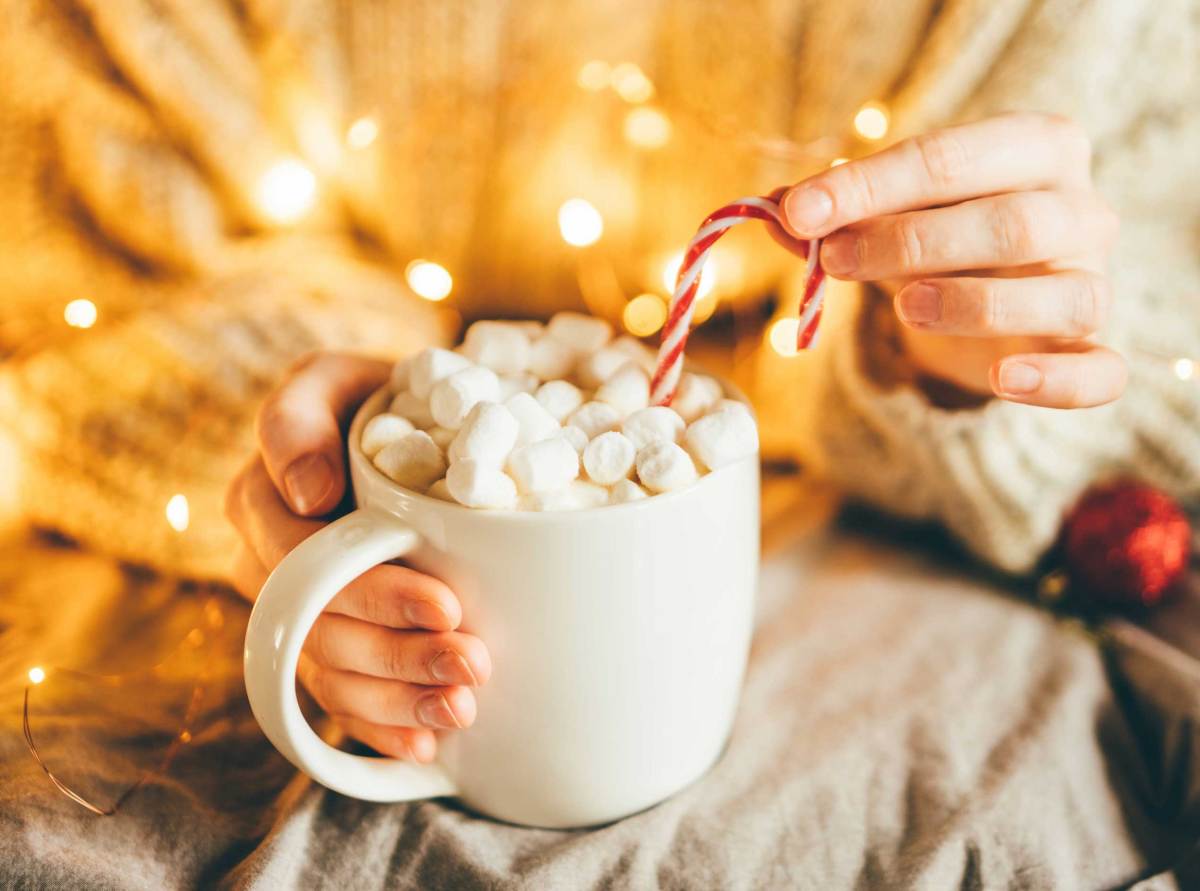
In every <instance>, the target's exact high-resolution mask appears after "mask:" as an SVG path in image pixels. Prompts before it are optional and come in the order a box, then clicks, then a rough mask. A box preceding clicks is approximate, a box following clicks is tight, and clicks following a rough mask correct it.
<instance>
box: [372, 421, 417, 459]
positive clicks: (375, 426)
mask: <svg viewBox="0 0 1200 891" xmlns="http://www.w3.org/2000/svg"><path fill="white" fill-rule="evenodd" d="M415 429H416V428H415V427H413V425H412V422H411V421H409V420H408V418H402V417H400V416H399V415H393V414H390V413H389V412H384V413H383V414H381V415H376V416H375V417H373V418H371V420H369V421H367V424H366V426H365V427H363V432H362V438H361V439H360V441H359V446H360V447H361V448H362V450H363V452H364V453H365V454H366V456H367V457H368V458H374V457H375V456H376V455H378V454H379V453H380V452H381V451H382V450H383V447H384V446H385V445H387V444H388V443H390V442H395V441H396V440H397V439H399V438H400V437H402V436H405V435H406V434H409V433H412V432H413V430H415Z"/></svg>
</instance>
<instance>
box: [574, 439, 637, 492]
mask: <svg viewBox="0 0 1200 891" xmlns="http://www.w3.org/2000/svg"><path fill="white" fill-rule="evenodd" d="M636 459H637V449H635V448H634V447H633V443H632V442H630V441H629V440H628V439H626V438H625V436H624V435H623V434H620V433H617V432H616V431H615V430H610V431H609V432H608V433H601V434H600V435H599V436H597V437H596V438H595V439H593V440H592V441H591V442H589V443H588V444H587V448H586V449H584V450H583V468H584V470H586V471H587V475H588V476H589V477H591V478H592V481H593V482H596V483H599V484H600V485H602V486H611V485H613V483H615V482H617V481H618V480H622V479H626V478H627V477H628V476H629V474H630V473H632V472H633V465H634V461H635V460H636Z"/></svg>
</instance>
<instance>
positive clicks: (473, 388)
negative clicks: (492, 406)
mask: <svg viewBox="0 0 1200 891" xmlns="http://www.w3.org/2000/svg"><path fill="white" fill-rule="evenodd" d="M499 401H500V380H499V378H497V377H496V372H494V371H492V370H491V369H490V368H483V367H482V366H476V367H473V368H464V369H463V370H462V371H456V372H454V374H452V375H450V376H449V377H447V378H445V379H444V380H441V381H438V383H437V385H436V386H435V387H434V388H433V393H431V394H430V396H429V411H430V412H431V413H432V414H433V419H434V420H435V421H437V422H438V425H439V426H441V427H449V428H450V429H451V430H457V429H458V428H459V427H461V426H462V423H463V421H464V420H466V417H467V412H469V411H470V410H471V409H473V408H474V407H475V404H476V403H477V402H499Z"/></svg>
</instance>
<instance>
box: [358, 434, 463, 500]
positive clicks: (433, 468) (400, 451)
mask: <svg viewBox="0 0 1200 891" xmlns="http://www.w3.org/2000/svg"><path fill="white" fill-rule="evenodd" d="M375 466H376V467H378V468H379V469H380V470H381V471H383V473H384V474H386V475H387V476H388V477H389V478H390V479H391V480H392V481H393V482H396V483H399V484H400V485H401V486H404V487H405V488H406V489H416V490H417V491H418V492H424V491H425V490H426V489H428V488H429V487H430V486H431V485H432V484H433V482H434V480H436V479H438V478H439V477H440V476H441V475H442V474H444V473H445V472H446V458H445V456H444V455H443V454H442V450H441V449H439V448H438V447H437V443H435V442H434V441H433V440H432V439H430V438H429V434H428V433H425V432H424V431H422V430H416V431H414V432H412V433H409V434H406V435H405V436H402V437H400V439H397V440H396V441H395V442H392V443H389V444H388V445H386V446H384V447H383V450H382V451H381V452H380V453H379V454H378V455H376V456H375Z"/></svg>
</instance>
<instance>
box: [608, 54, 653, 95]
mask: <svg viewBox="0 0 1200 891" xmlns="http://www.w3.org/2000/svg"><path fill="white" fill-rule="evenodd" d="M611 83H612V88H613V89H614V90H616V92H617V95H618V96H620V97H621V98H622V99H624V100H625V101H626V102H628V103H629V104H630V105H640V104H641V103H643V102H649V101H650V100H651V99H653V98H654V84H653V83H651V82H650V78H648V77H646V73H645V72H644V71H642V69H641V68H639V67H638V66H637V65H636V64H635V63H633V62H621V63H620V64H619V65H617V66H616V67H614V68H613V70H612V77H611Z"/></svg>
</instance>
